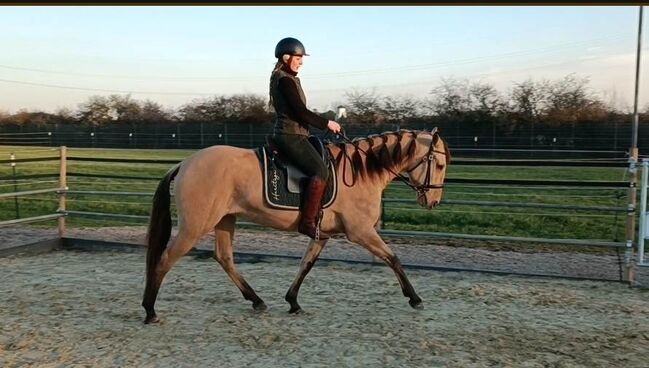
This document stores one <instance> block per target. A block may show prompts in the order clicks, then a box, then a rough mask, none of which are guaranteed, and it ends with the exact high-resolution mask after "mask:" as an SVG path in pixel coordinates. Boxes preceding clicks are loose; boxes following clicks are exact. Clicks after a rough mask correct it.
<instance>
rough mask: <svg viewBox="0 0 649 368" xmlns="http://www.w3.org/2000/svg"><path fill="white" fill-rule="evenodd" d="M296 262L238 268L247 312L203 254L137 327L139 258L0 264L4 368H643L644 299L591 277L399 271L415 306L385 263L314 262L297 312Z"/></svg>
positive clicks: (647, 297)
mask: <svg viewBox="0 0 649 368" xmlns="http://www.w3.org/2000/svg"><path fill="white" fill-rule="evenodd" d="M297 265H298V261H297V260H291V261H273V262H259V263H243V264H240V265H238V267H239V270H240V271H241V273H242V274H243V275H244V277H246V278H247V280H248V281H249V282H250V283H251V285H252V286H253V287H254V288H255V290H256V291H257V292H258V294H259V295H260V297H262V298H263V299H264V300H265V302H266V304H267V305H268V306H269V309H268V310H267V311H266V312H262V313H258V312H254V311H253V310H252V308H251V306H250V303H249V302H247V301H245V300H244V299H243V298H242V296H241V295H240V293H239V291H238V289H236V287H235V286H234V285H233V284H232V282H231V281H230V280H229V278H228V277H227V275H226V274H225V273H224V272H223V271H222V270H221V269H220V267H219V266H218V264H216V262H214V260H212V259H209V258H207V259H196V258H193V257H185V258H184V259H183V260H182V261H181V262H180V263H179V264H178V265H177V266H175V267H174V268H173V269H172V271H171V272H170V274H169V275H168V276H167V278H166V280H165V283H164V284H163V286H162V289H161V294H160V296H159V298H158V304H157V311H158V314H159V316H160V317H161V319H162V322H161V324H158V325H143V324H142V319H143V317H144V311H143V309H142V308H141V307H140V302H141V296H142V291H143V288H144V252H142V251H135V252H132V253H127V252H75V251H56V252H52V253H48V254H42V255H37V256H12V257H8V258H0V279H2V280H3V282H2V283H0V295H2V296H3V297H2V298H1V299H0V321H2V323H1V324H0V366H2V367H25V366H38V367H69V366H87V367H114V366H123V367H159V366H173V367H197V366H215V367H216V366H218V367H332V366H345V367H379V366H381V367H432V366H462V367H482V366H517V367H548V366H552V367H582V366H583V367H611V366H615V367H644V366H646V363H647V353H649V293H648V292H647V290H643V289H629V288H627V287H626V286H624V285H623V284H619V283H608V282H593V281H569V280H557V279H539V278H523V277H515V276H507V277H504V276H493V275H485V274H479V273H466V272H461V273H455V272H453V273H442V272H434V271H423V270H407V271H406V273H407V274H408V276H409V277H410V280H411V281H412V283H413V285H414V287H415V289H416V290H417V292H418V293H419V295H420V296H421V297H422V299H423V300H424V304H425V309H424V310H421V311H416V310H413V309H411V308H410V307H409V306H408V303H407V299H406V298H404V297H403V296H402V295H401V292H400V289H399V286H398V282H397V279H396V277H395V276H394V274H393V273H392V271H391V270H390V269H389V268H387V267H383V266H359V265H348V264H343V263H320V264H316V266H315V267H314V269H313V270H312V271H311V273H310V274H309V276H308V277H307V279H306V280H305V282H304V284H303V286H302V289H301V293H300V298H299V300H300V303H301V305H302V307H303V309H304V310H305V313H304V314H301V315H296V316H294V315H289V314H288V313H287V310H288V304H287V303H286V302H284V300H283V296H284V294H285V293H286V290H287V289H288V287H289V285H290V283H291V281H292V279H293V277H294V275H295V273H296V271H297Z"/></svg>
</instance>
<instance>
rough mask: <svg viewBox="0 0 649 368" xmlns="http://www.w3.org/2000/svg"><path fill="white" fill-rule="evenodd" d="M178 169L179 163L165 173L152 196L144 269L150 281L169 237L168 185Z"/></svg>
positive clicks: (169, 203)
mask: <svg viewBox="0 0 649 368" xmlns="http://www.w3.org/2000/svg"><path fill="white" fill-rule="evenodd" d="M178 170H180V164H178V165H176V166H174V167H173V168H171V169H170V170H169V171H168V172H167V174H165V176H164V177H163V178H162V180H160V184H158V189H156V191H155V195H154V196H153V207H152V208H151V219H150V221H149V230H148V232H147V236H146V239H147V246H148V249H147V252H146V270H147V279H148V280H151V281H152V280H154V278H155V272H156V267H157V265H158V262H160V258H161V257H162V253H163V252H164V250H165V248H166V247H167V242H169V238H170V237H171V209H170V206H171V199H170V197H171V196H170V195H169V186H170V185H171V181H172V180H173V179H174V178H175V177H176V175H177V174H178Z"/></svg>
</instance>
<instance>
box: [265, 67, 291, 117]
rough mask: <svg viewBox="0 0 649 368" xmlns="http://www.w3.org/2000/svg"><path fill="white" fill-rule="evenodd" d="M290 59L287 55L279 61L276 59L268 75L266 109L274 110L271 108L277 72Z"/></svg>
mask: <svg viewBox="0 0 649 368" xmlns="http://www.w3.org/2000/svg"><path fill="white" fill-rule="evenodd" d="M290 58H291V55H289V54H284V55H282V58H281V59H277V62H276V63H275V67H274V68H273V71H272V72H271V73H270V84H269V86H268V92H269V95H270V99H269V100H268V107H269V108H270V109H271V110H275V108H274V106H273V86H274V85H275V83H276V82H277V77H278V76H279V70H280V69H282V66H283V65H284V64H286V63H287V62H288V59H290Z"/></svg>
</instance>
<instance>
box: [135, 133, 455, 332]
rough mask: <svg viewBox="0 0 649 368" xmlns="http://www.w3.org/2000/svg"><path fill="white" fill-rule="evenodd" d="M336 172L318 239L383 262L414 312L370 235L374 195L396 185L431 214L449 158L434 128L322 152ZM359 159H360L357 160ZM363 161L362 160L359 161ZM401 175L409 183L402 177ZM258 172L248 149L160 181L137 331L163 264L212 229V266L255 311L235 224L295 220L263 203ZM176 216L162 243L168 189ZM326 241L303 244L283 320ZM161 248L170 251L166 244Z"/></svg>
mask: <svg viewBox="0 0 649 368" xmlns="http://www.w3.org/2000/svg"><path fill="white" fill-rule="evenodd" d="M325 147H326V149H327V150H328V151H329V154H330V155H331V158H332V161H333V163H332V165H335V170H336V174H337V175H336V180H337V184H338V193H337V196H336V199H335V200H334V202H333V203H332V204H331V205H330V206H329V207H327V208H325V209H324V210H323V211H322V212H321V214H322V217H321V223H320V231H321V232H323V233H326V234H330V235H334V234H341V233H343V234H344V235H345V236H346V238H347V239H348V240H349V241H351V242H353V243H356V244H358V245H360V246H361V247H363V248H365V249H367V250H368V251H369V252H371V253H372V254H373V255H374V256H376V257H378V259H381V260H382V261H383V262H384V263H386V264H387V265H388V266H389V267H391V269H392V270H393V271H394V273H395V274H396V276H397V279H398V280H399V284H400V286H401V290H402V292H403V295H404V296H405V297H407V298H409V304H410V306H411V307H413V308H415V309H421V308H423V303H422V299H421V298H420V297H419V296H418V295H417V293H416V292H415V289H414V288H413V286H412V285H411V284H410V281H409V280H408V278H407V277H406V274H405V273H404V271H403V268H402V266H401V263H400V261H399V258H398V257H397V255H396V254H395V253H394V252H393V251H392V250H391V249H390V247H389V246H388V245H387V244H386V243H385V242H384V241H383V239H382V238H381V236H379V234H378V233H377V229H376V224H377V223H378V221H379V219H380V215H381V195H382V192H383V190H384V189H385V188H386V187H387V186H388V184H390V183H391V182H392V181H393V180H394V179H395V178H397V179H401V180H403V181H404V182H405V183H406V184H407V185H409V186H410V187H411V188H413V189H414V190H415V191H416V194H417V203H418V204H419V205H420V206H422V207H424V208H427V209H432V208H433V207H436V206H437V205H438V204H439V202H440V200H441V198H442V191H443V187H444V184H443V183H444V178H445V176H446V169H447V167H448V164H449V163H450V151H449V148H448V145H447V143H446V142H445V141H444V140H443V139H442V138H441V136H440V135H439V132H438V130H437V128H434V129H432V130H431V131H427V130H423V131H412V130H406V129H401V130H398V131H394V132H384V133H381V134H380V135H379V134H374V135H370V136H367V137H364V138H363V137H361V138H355V139H354V140H353V141H351V140H349V139H347V142H339V143H332V142H327V143H326V144H325ZM359 151H360V152H359ZM361 153H362V154H361ZM404 173H407V174H408V176H405V175H404ZM262 180H263V178H262V173H261V170H260V163H259V159H258V157H257V155H256V152H255V149H245V148H238V147H233V146H228V145H215V146H211V147H207V148H204V149H202V150H199V151H197V152H195V153H194V154H193V155H191V156H190V157H188V158H187V159H185V160H183V161H182V162H180V163H179V164H177V165H175V166H173V167H172V168H171V169H169V171H168V172H167V173H166V174H165V175H164V176H163V177H162V179H161V180H160V182H159V184H158V187H157V189H156V191H155V194H154V197H153V204H152V209H151V217H150V222H149V226H148V231H147V251H146V286H145V290H144V295H143V299H142V306H143V307H144V309H145V311H146V318H145V320H144V323H145V324H149V323H155V322H158V321H159V318H158V317H157V315H156V312H155V309H154V305H155V301H156V298H157V295H158V291H159V289H160V285H161V284H162V281H163V279H164V277H165V275H166V274H167V273H168V272H169V270H170V269H171V268H172V266H173V265H174V264H175V263H176V262H177V261H178V260H179V259H180V258H181V257H182V256H184V255H185V254H187V253H188V252H189V251H190V250H191V249H192V248H193V246H194V245H195V244H196V242H197V241H198V240H199V239H200V238H202V237H203V236H205V235H207V234H208V233H209V232H211V231H213V232H214V235H215V244H214V258H215V260H216V261H217V262H218V263H219V264H220V265H221V267H222V268H223V270H224V271H225V272H226V273H227V274H228V276H229V277H230V279H231V280H232V282H233V283H234V284H235V285H236V286H237V287H238V288H239V290H240V291H241V294H242V295H243V297H244V299H246V300H248V301H250V302H252V307H253V309H254V310H256V311H263V310H265V309H266V304H265V303H264V301H263V300H262V299H261V298H260V297H259V296H258V295H257V294H256V293H255V291H254V289H253V288H252V287H251V286H250V285H249V284H248V282H247V281H246V280H245V279H244V278H243V276H242V275H241V274H240V273H239V272H238V271H237V268H236V267H235V264H234V258H233V246H232V240H233V237H234V230H235V223H236V219H237V218H238V217H242V218H245V219H247V220H249V221H251V222H254V223H257V224H259V225H262V226H266V227H271V228H274V229H277V230H283V231H297V226H298V221H299V215H300V214H299V212H298V211H295V210H285V209H277V208H271V207H270V206H268V205H267V204H266V203H265V202H264V198H263V196H262V190H261V188H262ZM172 181H174V185H173V192H174V197H175V204H176V209H177V213H178V232H177V235H176V236H175V237H174V238H173V239H171V241H169V240H170V238H171V229H172V221H171V210H170V187H171V182H172ZM326 242H327V240H326V239H317V238H316V239H310V242H309V244H308V246H307V248H306V250H305V253H304V255H303V257H302V259H301V261H300V266H299V270H298V272H297V275H296V276H295V279H294V280H293V282H292V284H291V286H290V288H289V289H288V292H287V293H286V296H285V300H286V301H287V302H288V303H289V304H290V310H289V313H298V312H301V310H302V309H301V307H300V305H299V304H298V302H297V296H298V291H299V288H300V285H301V284H302V281H303V280H304V278H305V277H306V276H307V274H308V272H309V270H310V269H311V268H312V267H313V265H314V263H315V262H316V260H317V259H318V257H319V255H320V252H321V251H322V249H323V247H324V246H325V244H326ZM167 243H169V245H168V246H167Z"/></svg>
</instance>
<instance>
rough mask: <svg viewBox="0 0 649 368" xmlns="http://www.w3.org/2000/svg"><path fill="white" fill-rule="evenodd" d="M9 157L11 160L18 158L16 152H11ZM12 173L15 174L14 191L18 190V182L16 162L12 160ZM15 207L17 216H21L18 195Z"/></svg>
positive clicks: (15, 198) (15, 199)
mask: <svg viewBox="0 0 649 368" xmlns="http://www.w3.org/2000/svg"><path fill="white" fill-rule="evenodd" d="M9 159H10V160H11V161H13V160H15V159H16V155H14V153H13V152H12V153H10V154H9ZM11 175H12V176H13V179H14V192H17V191H18V182H17V181H16V163H15V162H12V163H11ZM14 207H15V208H16V218H17V219H19V218H20V206H19V205H18V197H14Z"/></svg>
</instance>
